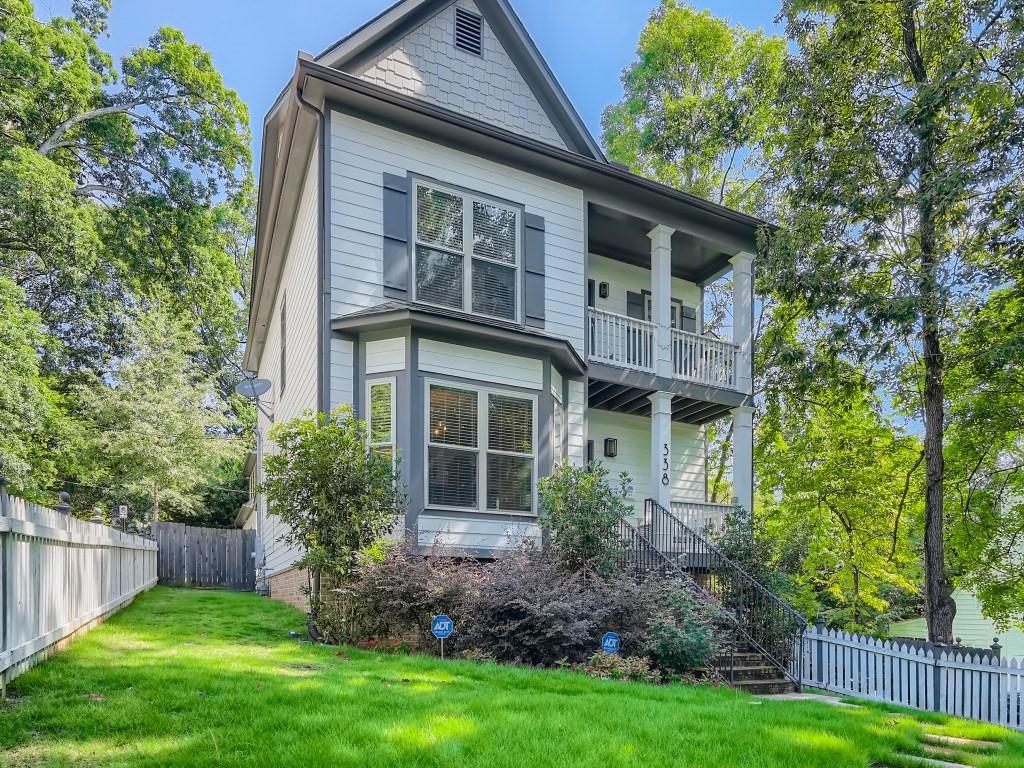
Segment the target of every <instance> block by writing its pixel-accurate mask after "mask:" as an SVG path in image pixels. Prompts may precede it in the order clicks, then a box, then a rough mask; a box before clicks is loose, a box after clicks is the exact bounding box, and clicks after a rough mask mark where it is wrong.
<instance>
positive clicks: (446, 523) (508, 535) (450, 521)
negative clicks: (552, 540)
mask: <svg viewBox="0 0 1024 768" xmlns="http://www.w3.org/2000/svg"><path fill="white" fill-rule="evenodd" d="M539 537H540V526H539V525H537V524H536V523H522V522H513V521H510V520H493V519H480V518H473V519H469V518H457V517H445V516H443V515H437V514H424V515H420V518H419V536H418V539H417V541H418V543H419V544H420V545H421V546H424V547H431V546H433V545H434V544H435V543H436V544H439V545H441V546H444V547H468V548H474V549H496V550H509V549H514V548H515V547H516V546H518V545H519V544H520V543H521V542H523V541H524V540H526V539H530V540H539Z"/></svg>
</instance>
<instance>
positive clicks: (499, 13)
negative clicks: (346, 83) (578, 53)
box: [314, 0, 607, 162]
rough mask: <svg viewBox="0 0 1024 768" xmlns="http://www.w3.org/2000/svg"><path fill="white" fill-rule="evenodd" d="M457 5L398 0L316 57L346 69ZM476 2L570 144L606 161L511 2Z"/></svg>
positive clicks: (447, 1)
mask: <svg viewBox="0 0 1024 768" xmlns="http://www.w3.org/2000/svg"><path fill="white" fill-rule="evenodd" d="M453 3H454V0H399V1H398V2H396V3H395V4H394V5H392V6H391V7H390V8H387V9H386V10H384V11H382V12H381V13H380V14H378V15H377V16H375V17H374V18H373V19H371V20H370V21H368V22H367V23H366V24H364V25H363V26H361V27H360V28H359V29H357V30H355V31H354V32H352V33H351V34H349V35H347V36H345V37H343V38H342V39H341V40H339V41H338V42H336V43H334V44H333V45H331V46H330V47H328V48H327V50H325V51H324V52H323V53H321V54H320V55H319V56H317V57H316V58H315V59H314V61H315V62H316V63H317V64H321V65H323V66H328V67H332V68H334V69H339V70H342V71H347V70H348V69H350V68H352V67H354V66H356V65H357V64H358V63H360V62H363V61H365V60H366V59H368V58H370V57H372V56H373V55H374V54H375V53H376V52H378V51H380V50H381V49H383V48H384V47H385V46H387V45H388V43H390V42H391V41H393V40H395V39H397V38H398V37H401V36H402V35H404V34H406V33H407V32H409V31H411V30H412V29H414V28H415V27H417V26H419V25H420V24H422V23H424V22H425V21H426V20H427V19H429V18H431V17H432V16H434V15H435V14H437V13H440V12H441V11H443V10H445V9H446V8H448V7H450V6H451V5H452V4H453ZM475 4H476V6H477V8H478V9H479V10H480V13H481V14H482V15H483V17H484V19H485V20H486V22H487V23H488V25H489V26H490V27H491V29H492V30H493V32H494V34H495V36H496V37H497V38H498V40H499V42H501V44H502V46H503V47H504V48H505V51H506V53H507V54H508V55H509V57H510V58H511V59H512V61H513V62H514V63H515V65H516V68H517V69H518V70H519V73H520V75H522V77H523V79H524V80H525V81H526V83H527V85H529V87H530V89H531V90H532V91H533V93H534V95H535V96H536V98H537V100H538V102H539V103H540V104H541V107H542V108H543V109H544V112H545V113H546V114H547V116H548V118H549V119H550V120H551V122H552V124H553V125H554V126H555V129H556V130H557V131H558V133H559V135H560V136H561V138H562V140H563V141H564V142H565V144H566V146H567V147H568V148H569V149H570V150H572V151H573V152H576V153H578V154H581V155H584V156H586V157H589V158H591V159H594V160H599V161H601V162H607V160H606V158H605V156H604V153H602V151H601V147H600V146H599V145H598V143H597V141H595V139H594V137H593V136H591V135H590V131H589V130H588V129H587V126H586V124H585V123H584V122H583V119H582V118H581V117H580V116H579V113H578V112H577V111H576V109H575V108H574V107H573V105H572V102H570V101H569V97H568V96H567V95H566V93H565V91H564V90H562V87H561V85H559V83H558V80H557V79H556V78H555V76H554V74H553V73H552V72H551V69H550V68H549V67H548V65H547V62H546V61H544V57H543V56H541V53H540V51H539V50H538V48H537V46H536V44H535V43H534V42H533V39H532V38H531V37H530V35H529V33H528V32H527V31H526V27H524V26H523V23H522V21H521V20H520V19H519V17H518V16H517V15H516V13H515V11H514V10H512V6H511V5H510V4H509V2H508V0H475Z"/></svg>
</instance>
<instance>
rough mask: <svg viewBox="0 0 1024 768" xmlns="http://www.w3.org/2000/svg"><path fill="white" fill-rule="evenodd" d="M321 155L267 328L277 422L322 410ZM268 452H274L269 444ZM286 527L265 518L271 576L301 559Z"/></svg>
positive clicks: (265, 368) (263, 361) (262, 369)
mask: <svg viewBox="0 0 1024 768" xmlns="http://www.w3.org/2000/svg"><path fill="white" fill-rule="evenodd" d="M316 158H317V153H316V152H315V151H314V152H313V155H312V158H311V159H310V164H309V167H308V168H307V170H306V178H305V181H304V182H303V186H302V192H301V195H300V197H299V204H298V207H297V209H296V213H295V222H294V226H293V228H292V233H291V238H290V240H289V242H288V249H287V251H286V255H285V263H284V267H283V269H282V272H281V281H280V283H279V284H278V286H277V292H276V294H275V296H274V305H273V309H272V311H271V314H270V322H269V324H268V328H267V340H266V344H265V345H264V347H263V352H262V354H261V356H260V360H259V365H258V371H259V375H260V377H261V378H266V379H270V380H271V381H272V382H273V386H272V387H271V390H270V392H269V393H268V394H267V397H268V398H272V399H273V409H272V410H273V414H274V421H275V422H277V423H280V422H284V421H288V420H290V419H293V418H295V417H297V416H300V415H301V414H302V412H303V411H305V410H307V409H308V410H315V409H316V407H317V348H318V346H319V344H318V337H317V271H318V270H317V210H318V195H317V172H316V165H315V164H316ZM282 298H284V303H285V325H286V328H285V332H286V334H287V340H286V341H287V344H286V347H285V351H286V354H287V360H286V361H285V389H284V392H281V387H280V380H281V370H280V364H281V352H280V350H281V300H282ZM259 419H260V427H261V428H262V429H263V432H264V434H267V432H268V431H269V428H270V426H271V425H270V423H269V422H268V421H267V420H266V419H265V418H264V417H263V416H262V414H261V415H259ZM266 450H267V451H268V452H273V451H274V450H275V447H274V445H273V443H270V442H269V441H268V443H267V447H266ZM285 533H286V528H285V526H284V524H283V523H282V522H281V521H280V520H279V519H278V518H277V517H275V516H274V515H266V516H265V522H264V530H263V532H262V534H261V536H262V539H263V547H264V552H265V554H266V560H267V568H268V569H269V571H270V572H273V571H277V570H281V569H283V568H287V567H288V566H289V565H290V564H291V563H292V562H294V561H295V559H296V558H297V557H298V556H299V553H298V551H297V550H296V549H294V548H291V547H288V546H287V545H285V544H284V543H283V542H281V541H280V538H281V536H282V535H284V534H285Z"/></svg>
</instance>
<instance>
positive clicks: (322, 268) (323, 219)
mask: <svg viewBox="0 0 1024 768" xmlns="http://www.w3.org/2000/svg"><path fill="white" fill-rule="evenodd" d="M295 97H296V100H297V102H298V105H299V108H300V109H305V110H306V111H308V112H311V113H312V114H313V115H314V116H315V117H316V122H317V135H318V143H319V147H320V153H321V154H320V158H319V162H318V163H317V195H318V198H319V207H318V210H317V221H318V226H317V262H318V264H317V294H318V296H319V311H318V312H317V337H318V339H319V342H318V344H317V388H316V409H317V412H318V413H328V412H329V411H330V407H331V404H330V394H329V393H330V344H331V320H330V309H331V286H330V263H329V261H328V258H327V236H326V227H327V217H328V215H329V212H328V210H327V198H328V195H327V194H326V189H325V187H324V182H325V181H326V170H325V168H326V165H327V162H328V160H329V157H328V153H327V119H326V116H325V115H324V113H323V111H322V110H321V109H320V108H319V107H317V106H316V105H315V104H312V103H310V102H308V101H306V99H305V98H303V96H302V88H301V86H300V85H299V84H298V83H296V86H295Z"/></svg>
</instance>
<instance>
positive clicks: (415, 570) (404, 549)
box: [320, 539, 481, 650]
mask: <svg viewBox="0 0 1024 768" xmlns="http://www.w3.org/2000/svg"><path fill="white" fill-rule="evenodd" d="M374 549H375V550H376V551H374V552H373V553H372V554H363V555H362V556H360V558H359V559H358V561H357V563H356V565H355V566H354V567H353V569H352V573H351V578H350V579H349V580H348V581H347V582H346V583H345V584H344V585H343V586H342V587H340V588H338V589H336V590H335V591H334V592H335V595H336V596H337V598H336V600H334V601H331V602H332V610H331V611H330V612H329V615H325V616H323V617H322V618H321V622H320V623H321V624H323V625H325V629H324V631H325V633H326V634H328V635H329V636H330V637H332V638H333V639H335V640H336V641H338V640H342V641H348V642H351V641H357V640H365V639H368V638H402V639H404V640H406V641H408V642H410V643H411V644H412V645H413V646H414V647H416V648H417V649H420V650H429V649H432V648H433V647H434V646H435V645H436V641H435V640H434V637H433V635H431V634H430V621H431V619H432V618H433V617H434V616H435V615H437V614H438V613H447V614H448V615H450V616H451V617H452V618H453V619H454V620H455V626H456V628H458V627H459V626H460V624H461V623H462V619H463V618H464V617H465V615H466V613H467V611H468V607H469V605H470V604H471V603H472V601H473V597H474V595H475V593H476V591H477V590H478V588H479V584H480V580H481V569H480V566H479V565H477V564H476V563H474V562H472V561H463V562H459V561H457V560H454V559H452V558H448V557H444V556H437V555H436V554H435V555H434V556H431V557H425V556H424V555H423V554H421V553H420V552H419V551H418V550H417V547H416V544H415V543H414V542H413V541H411V540H409V539H403V540H402V541H400V542H398V543H396V544H393V545H392V546H390V547H388V548H386V549H385V550H384V551H383V552H380V551H379V548H374Z"/></svg>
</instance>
